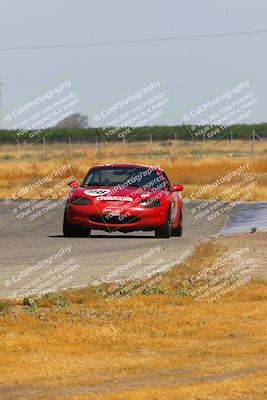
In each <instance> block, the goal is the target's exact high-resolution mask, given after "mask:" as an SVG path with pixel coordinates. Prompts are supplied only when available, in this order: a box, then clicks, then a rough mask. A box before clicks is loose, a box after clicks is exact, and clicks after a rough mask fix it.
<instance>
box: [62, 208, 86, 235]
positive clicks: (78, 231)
mask: <svg viewBox="0 0 267 400" xmlns="http://www.w3.org/2000/svg"><path fill="white" fill-rule="evenodd" d="M90 234H91V229H89V228H88V229H84V228H83V227H81V226H79V225H74V224H71V223H70V222H69V221H68V217H67V213H66V210H65V212H64V220H63V235H64V236H65V237H75V236H76V237H77V236H90Z"/></svg>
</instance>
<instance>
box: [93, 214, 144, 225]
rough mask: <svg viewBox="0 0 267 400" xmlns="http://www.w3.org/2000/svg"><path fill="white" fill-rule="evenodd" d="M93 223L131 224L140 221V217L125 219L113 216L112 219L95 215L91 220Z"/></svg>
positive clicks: (126, 217) (127, 217)
mask: <svg viewBox="0 0 267 400" xmlns="http://www.w3.org/2000/svg"><path fill="white" fill-rule="evenodd" d="M89 220H90V221H91V222H98V223H101V224H120V225H123V224H130V223H134V222H138V221H140V218H139V217H131V216H125V217H123V218H122V217H117V216H112V217H109V218H107V217H105V216H104V215H94V216H92V217H90V218H89Z"/></svg>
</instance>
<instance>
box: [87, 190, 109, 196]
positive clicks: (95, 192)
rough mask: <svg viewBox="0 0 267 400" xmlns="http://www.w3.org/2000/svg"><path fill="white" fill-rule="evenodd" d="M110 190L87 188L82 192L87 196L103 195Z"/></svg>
mask: <svg viewBox="0 0 267 400" xmlns="http://www.w3.org/2000/svg"><path fill="white" fill-rule="evenodd" d="M109 192H110V189H89V190H85V191H84V193H85V194H87V195H88V196H103V195H104V194H107V193H109Z"/></svg>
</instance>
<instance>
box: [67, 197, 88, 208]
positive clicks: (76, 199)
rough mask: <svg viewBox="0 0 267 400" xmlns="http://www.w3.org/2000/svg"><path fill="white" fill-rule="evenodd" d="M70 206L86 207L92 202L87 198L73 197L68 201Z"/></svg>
mask: <svg viewBox="0 0 267 400" xmlns="http://www.w3.org/2000/svg"><path fill="white" fill-rule="evenodd" d="M69 203H70V204H78V205H81V206H82V205H84V206H85V205H87V204H91V203H92V200H90V199H88V198H87V197H79V196H74V197H71V198H70V199H69Z"/></svg>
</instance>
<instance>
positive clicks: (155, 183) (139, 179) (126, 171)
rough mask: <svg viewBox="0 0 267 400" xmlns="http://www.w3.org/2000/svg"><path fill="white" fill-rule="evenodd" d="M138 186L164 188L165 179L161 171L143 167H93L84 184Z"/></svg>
mask: <svg viewBox="0 0 267 400" xmlns="http://www.w3.org/2000/svg"><path fill="white" fill-rule="evenodd" d="M119 185H120V186H122V185H123V187H129V186H137V187H145V188H147V189H149V188H157V189H159V190H160V189H164V188H165V187H166V184H165V180H164V178H163V175H162V174H161V172H160V171H158V170H156V169H153V168H149V167H148V168H142V167H101V168H99V167H98V168H94V169H92V170H91V171H90V172H89V173H88V175H87V176H86V178H85V179H84V181H83V186H119Z"/></svg>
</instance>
